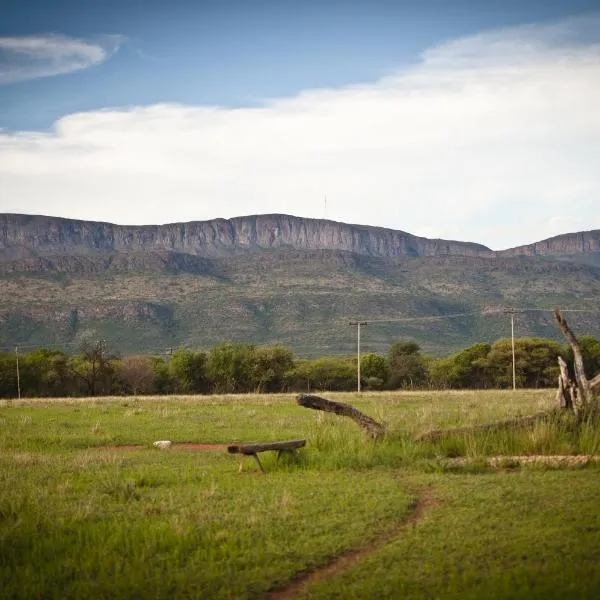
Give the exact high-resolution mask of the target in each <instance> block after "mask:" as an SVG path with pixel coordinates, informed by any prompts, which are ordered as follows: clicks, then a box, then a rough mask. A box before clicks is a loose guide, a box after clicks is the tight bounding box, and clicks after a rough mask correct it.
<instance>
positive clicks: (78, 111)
mask: <svg viewBox="0 0 600 600" xmlns="http://www.w3.org/2000/svg"><path fill="white" fill-rule="evenodd" d="M599 14H600V0H597V1H590V0H571V1H557V0H547V1H537V0H532V1H529V2H527V1H521V2H513V1H506V2H502V3H500V2H497V1H494V2H488V1H485V0H482V1H479V2H475V1H464V0H456V1H454V2H449V1H448V0H446V1H442V0H437V1H436V0H429V1H428V0H422V1H420V2H402V1H398V2H391V1H381V0H380V1H378V0H373V1H371V2H352V1H349V2H327V1H323V2H313V1H310V0H309V1H305V2H289V1H287V0H279V1H278V2H273V1H270V2H268V1H260V0H258V1H255V2H252V1H249V0H248V1H246V2H238V1H234V0H222V1H215V2H202V1H197V2H187V1H181V0H179V1H178V0H172V1H162V2H161V1H157V0H144V1H142V0H139V1H128V0H120V1H114V0H103V1H93V0H89V1H86V2H83V1H81V0H75V1H50V0H46V1H38V0H21V1H9V2H6V1H2V0H0V15H1V18H0V211H1V212H26V213H42V214H51V215H57V216H65V217H73V218H85V219H95V220H108V221H113V222H119V223H149V222H156V223H158V222H170V221H184V220H197V219H198V220H201V219H209V218H214V217H233V216H237V215H240V214H255V213H263V212H284V213H291V214H297V215H300V216H307V217H327V218H331V219H335V220H340V221H346V222H359V223H364V224H371V225H380V226H387V227H391V228H394V229H403V230H405V231H410V232H411V233H416V234H420V235H426V236H428V237H446V238H448V237H451V238H454V239H467V240H471V241H478V242H482V243H485V244H487V245H490V246H492V247H498V248H500V247H507V246H510V245H515V244H518V243H527V242H532V241H535V240H538V239H542V238H543V237H548V236H550V235H555V234H558V233H563V232H566V231H568V230H577V229H590V228H598V227H600V219H599V218H598V217H597V216H596V213H597V211H595V210H594V207H595V205H596V204H597V202H598V198H599V192H600V176H598V175H597V174H596V171H598V169H597V158H596V159H594V156H595V157H597V156H600V125H599V123H598V117H597V113H598V110H597V109H594V107H595V106H598V105H600V104H598V103H597V101H598V100H599V99H600V66H599V65H600V58H599V55H600V51H599V46H598V43H599V41H600V33H599V32H600V20H599ZM325 196H326V197H327V206H325V202H324V198H325Z"/></svg>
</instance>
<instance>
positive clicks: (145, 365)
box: [117, 356, 156, 396]
mask: <svg viewBox="0 0 600 600" xmlns="http://www.w3.org/2000/svg"><path fill="white" fill-rule="evenodd" d="M117 375H118V377H119V379H120V381H121V382H122V384H123V386H124V389H125V392H127V393H130V394H133V395H134V396H136V395H137V394H151V393H153V392H154V391H155V389H156V388H155V385H154V364H153V362H152V359H150V358H149V357H147V356H126V357H125V358H123V360H121V361H120V362H119V363H118V366H117Z"/></svg>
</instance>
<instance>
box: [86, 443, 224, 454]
mask: <svg viewBox="0 0 600 600" xmlns="http://www.w3.org/2000/svg"><path fill="white" fill-rule="evenodd" d="M227 446H228V444H199V443H196V442H173V443H172V444H171V446H170V447H169V448H167V449H166V450H167V451H170V450H187V451H189V452H205V451H210V450H227ZM96 448H98V449H99V450H114V451H117V452H120V451H121V450H126V451H130V450H146V449H150V448H151V446H147V445H145V444H123V445H119V446H96Z"/></svg>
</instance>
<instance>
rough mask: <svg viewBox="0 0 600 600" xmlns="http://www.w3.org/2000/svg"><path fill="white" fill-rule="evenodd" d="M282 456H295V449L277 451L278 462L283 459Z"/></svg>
mask: <svg viewBox="0 0 600 600" xmlns="http://www.w3.org/2000/svg"><path fill="white" fill-rule="evenodd" d="M282 454H289V455H290V456H294V454H295V451H294V450H293V449H287V450H277V460H279V459H280V458H281V455H282Z"/></svg>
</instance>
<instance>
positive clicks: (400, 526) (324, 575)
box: [269, 489, 437, 600]
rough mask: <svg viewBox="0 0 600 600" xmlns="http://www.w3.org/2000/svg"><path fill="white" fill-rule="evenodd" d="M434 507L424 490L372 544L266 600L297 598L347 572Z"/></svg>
mask: <svg viewBox="0 0 600 600" xmlns="http://www.w3.org/2000/svg"><path fill="white" fill-rule="evenodd" d="M436 506H437V502H436V500H435V497H434V494H433V492H432V490H430V489H425V490H423V491H422V492H421V496H420V497H419V498H418V500H417V501H416V502H415V503H414V504H413V505H412V506H411V512H410V514H409V516H408V517H407V518H406V519H405V520H404V521H402V522H401V523H397V524H395V525H394V526H393V527H391V528H390V529H388V530H387V531H385V532H384V533H382V534H381V535H380V536H379V537H378V538H377V539H376V540H373V541H372V542H370V543H369V544H368V545H366V546H363V547H362V548H357V549H355V550H348V551H347V552H344V553H343V554H340V555H338V556H336V557H334V558H333V559H332V560H331V562H329V563H328V564H326V565H323V566H322V567H319V568H317V569H315V570H313V571H307V572H302V573H300V574H299V575H298V576H297V577H295V578H294V579H293V580H292V581H290V582H289V583H288V584H287V585H286V586H285V587H282V588H280V589H278V590H273V591H272V592H271V593H270V595H269V600H290V599H291V598H296V597H297V596H298V594H299V593H300V592H301V591H302V590H304V589H305V588H308V587H310V586H312V585H315V584H317V583H320V582H322V581H327V580H328V579H332V578H333V577H335V576H336V575H339V574H340V573H342V572H344V571H346V570H349V569H351V568H352V567H353V566H354V565H356V564H358V563H359V562H360V561H361V560H363V559H365V558H367V557H368V556H370V555H372V554H375V552H377V551H379V550H380V549H381V548H383V547H384V546H385V545H386V544H388V543H389V542H391V541H392V540H394V539H395V538H397V537H398V536H399V535H400V534H402V533H403V532H404V531H406V530H407V529H409V528H410V527H413V526H415V525H416V524H417V523H419V522H420V521H421V520H423V519H424V518H425V516H426V515H427V514H428V513H429V511H430V510H432V509H433V508H435V507H436Z"/></svg>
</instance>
